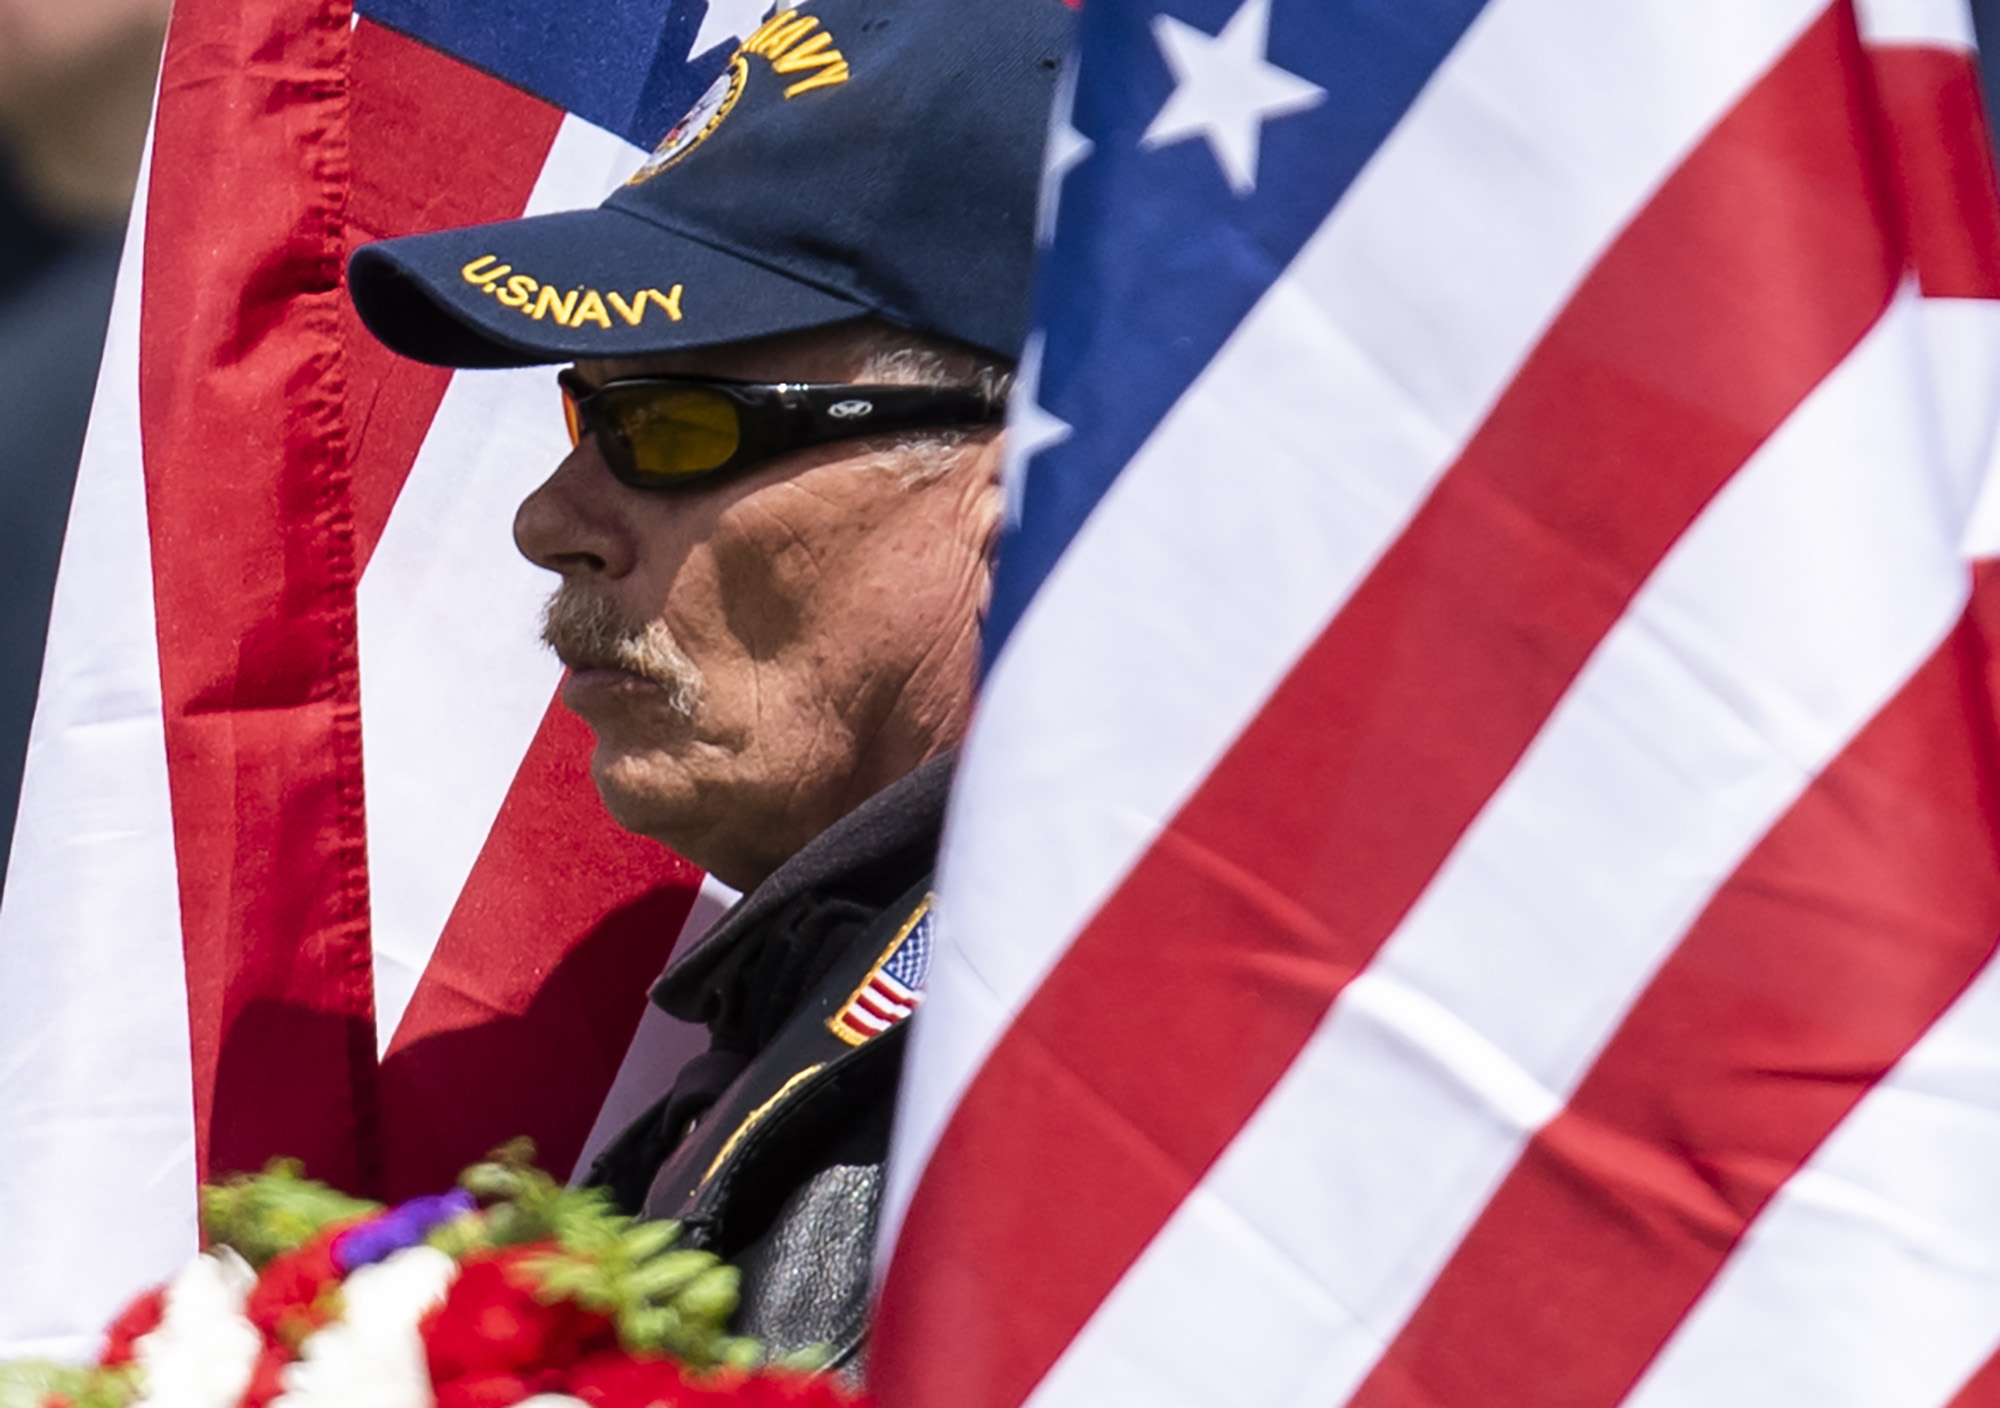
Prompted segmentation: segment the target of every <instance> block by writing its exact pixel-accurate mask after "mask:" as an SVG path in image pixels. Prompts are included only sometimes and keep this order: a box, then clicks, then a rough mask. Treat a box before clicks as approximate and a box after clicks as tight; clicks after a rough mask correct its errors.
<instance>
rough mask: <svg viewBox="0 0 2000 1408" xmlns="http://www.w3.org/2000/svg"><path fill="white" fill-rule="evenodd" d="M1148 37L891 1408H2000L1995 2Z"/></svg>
mask: <svg viewBox="0 0 2000 1408" xmlns="http://www.w3.org/2000/svg"><path fill="white" fill-rule="evenodd" d="M1080 35H1081V37H1080V41H1079V59H1078V63H1077V66H1076V68H1075V72H1074V78H1073V82H1072V83H1071V85H1070V88H1069V91H1068V96H1067V98H1066V100H1065V102H1064V103H1063V104H1061V105H1060V106H1059V111H1058V113H1057V117H1056V122H1055V125H1054V129H1053V133H1052V136H1051V140H1050V146H1049V174H1048V179H1047V181H1046V183H1045V191H1044V217H1045V218H1044V222H1043V223H1044V226H1045V228H1046V229H1049V230H1050V231H1051V232H1052V241H1053V242H1052V246H1051V248H1050V249H1049V251H1048V253H1047V256H1046V259H1045V262H1044V267H1043V270H1042V275H1041V284H1040V289H1039V293H1038V296H1037V306H1038V308H1039V310H1040V312H1039V317H1038V322H1039V328H1040V330H1039V331H1038V332H1037V333H1036V334H1035V335H1034V337H1033V338H1032V339H1031V341H1030V345H1029V355H1028V356H1027V358H1026V360H1025V363H1024V366H1023V375H1022V378H1021V381H1022V389H1021V399H1020V401H1019V403H1018V406H1017V411H1016V414H1015V417H1014V420H1013V434H1014V436H1015V437H1016V451H1017V453H1018V454H1019V456H1020V459H1019V461H1018V462H1017V465H1016V467H1015V470H1014V476H1013V479H1012V481H1011V484H1010V488H1011V491H1012V493H1013V499H1014V504H1015V509H1016V512H1017V514H1018V522H1017V524H1016V525H1015V527H1014V530H1013V532H1012V534H1011V536H1010V537H1009V538H1008V539H1007V540H1006V541H1005V542H1004V543H1003V544H1002V549H1001V559H1000V575H999V580H998V584H997V588H996V594H995V603H994V609H993V617H992V623H991V630H990V650H989V656H990V659H989V673H988V676H987V679H986V682H985V685H984V689H983V694H982V697H981V700H980V704H979V709H978V712H977V716H976V718H975V722H974V725H973V731H972V735H971V737H970V739H969V740H968V743H967V746H966V750H965V754H964V760H963V765H962V769H961V773H960V778H959V782H958V786H957V791H956V793H955V796H954V803H953V811H952V815H951V818H950V821H949V824H948V828H947V838H946V845H945V856H944V861H943V865H942V867H941V870H940V876H939V921H938V922H939V931H938V947H937V953H936V961H935V963H934V965H933V970H932V974H931V981H930V986H929V990H928V996H927V998H926V1003H925V1007H924V1010H923V1013H922V1015H921V1016H919V1017H918V1018H917V1019H916V1022H915V1030H914V1031H913V1046H912V1050H911V1069H910V1073H909V1076H908V1078H907V1085H906V1089H905V1091H904V1101H903V1108H902V1111H901V1115H900V1119H899V1124H898V1129H897V1148H896V1161H895V1164H894V1168H893V1173H892V1178H891V1182H890V1192H889V1202H888V1207H887V1211H886V1213H885V1224H886V1226H885V1234H884V1235H885V1242H884V1245H885V1248H887V1249H889V1250H890V1251H891V1252H892V1256H893V1259H892V1260H891V1262H890V1264H889V1267H888V1270H887V1273H886V1280H885V1285H884V1289H883V1292H882V1302H881V1311H880V1320H879V1326H878V1340H877V1345H876V1348H875V1350H874V1355H873V1360H872V1375H873V1378H874V1382H875V1385H876V1388H877V1390H878V1392H879V1394H880V1397H881V1399H882V1401H883V1403H884V1404H886V1405H888V1408H917V1406H918V1405H923V1408H944V1405H952V1408H1012V1405H1016V1404H1021V1403H1027V1402H1032V1403H1034V1404H1037V1405H1048V1408H1055V1405H1070V1404H1074V1405H1079V1406H1081V1405H1102V1404H1109V1403H1117V1404H1146V1405H1148V1408H1169V1406H1170V1405H1190V1408H1192V1405H1220V1404H1246V1405H1252V1404H1254V1405H1270V1404H1314V1405H1335V1404H1349V1405H1366V1408H1392V1406H1394V1408H1403V1405H1408V1408H1417V1406H1418V1405H1422V1408H1475V1405H1476V1408H1587V1406H1589V1405H1605V1408H1608V1406H1609V1405H1612V1404H1639V1405H1646V1408H1660V1405H1669V1404H1675V1405H1680V1404H1700V1405H1703V1408H1714V1406H1715V1405H1731V1404H1743V1405H1759V1406H1760V1408H1768V1406H1769V1405H1772V1404H1787V1405H1791V1404H1800V1405H1804V1404H1810V1405H1814V1408H1826V1406H1827V1405H1848V1404H1851V1405H1856V1408H1861V1405H1866V1406H1867V1408H1884V1406H1885V1405H1898V1408H1900V1406H1901V1405H1909V1406H1910V1408H1943V1405H1947V1404H1957V1405H1972V1404H1991V1403H1995V1402H2000V1369H1996V1368H1995V1367H1993V1361H1992V1360H1991V1358H1990V1357H1991V1356H1992V1355H1993V1354H1994V1353H1995V1349H1996V1346H2000V1197H1996V1189H2000V969H1995V968H1994V967H1993V966H1992V965H1991V963H1990V960H1991V957H1992V955H1993V951H1994V946H1995V940H1996V937H2000V714H1996V709H1995V702H1996V696H1995V690H1996V687H2000V671H1996V665H1995V661H1996V659H2000V651H1996V646H2000V635H1996V631H2000V614H1996V613H2000V595H1996V592H2000V584H1996V581H1995V579H1994V577H1993V572H1994V568H1993V565H1992V558H1993V556H1994V555H1995V553H1996V552H2000V487H1997V486H1996V483H1995V480H1994V476H1993V474H1992V473H1991V462H1992V458H1993V450H1994V427H1995V412H1996V408H2000V305H1996V304H1995V302H1994V300H1995V299H1996V298H2000V215H1996V204H1995V197H1994V183H1993V176H1992V168H1991V166H1990V164H1989V156H1988V153H1987V150H1986V139H1985V132H1984V124H1983V120H1982V118H1981V115H1980V109H1979V96H1978V91H1977V86H1976V82H1975V78H1974V72H1975V66H1974V56H1973V53H1972V35H1971V29H1970V24H1969V21H1968V17H1967V15H1966V14H1965V12H1964V11H1963V9H1962V7H1961V6H1960V5H1959V4H1957V3H1955V0H1859V3H1856V2H1855V0H1839V2H1838V3H1831V4H1829V3H1826V0H1622V2H1621V3H1619V4H1606V3H1604V2H1603V0H1483V3H1482V0H1431V3H1425V4H1397V5H1379V4H1366V3H1353V4H1348V3H1316V2H1315V0H1087V3H1086V4H1085V5H1084V7H1083V13H1082V22H1081V31H1080ZM1024 876H1032V877H1033V881H1032V883H1023V880H1022V877H1024Z"/></svg>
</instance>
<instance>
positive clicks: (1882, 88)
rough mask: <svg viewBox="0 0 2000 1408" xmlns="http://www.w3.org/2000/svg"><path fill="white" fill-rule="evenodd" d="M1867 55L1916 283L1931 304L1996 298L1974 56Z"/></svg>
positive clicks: (1901, 50) (1989, 161)
mask: <svg viewBox="0 0 2000 1408" xmlns="http://www.w3.org/2000/svg"><path fill="white" fill-rule="evenodd" d="M1868 52H1869V58H1870V61H1871V63H1872V64H1873V67H1874V70H1875V86H1876V91H1877V92H1878V93H1879V94H1880V97H1881V104H1882V111H1883V114H1884V117H1885V118H1886V121H1885V123H1884V129H1885V132H1886V134H1887V139H1888V140H1887V148H1888V152H1889V157H1890V162H1891V165H1892V167H1893V169H1894V171H1895V179H1896V185H1897V189H1898V192H1899V193H1900V195H1901V197H1902V208H1903V212H1904V223H1905V226H1906V228H1907V230H1908V231H1909V242H1910V262H1911V263H1912V264H1914V265H1915V266H1916V270H1917V282H1918V286H1919V287H1920V288H1921V289H1922V290H1923V292H1924V293H1925V294H1927V295H1928V296H1930V297H1932V298H2000V193H1996V190H1995V184H1994V175H1993V155H1992V147H1991V145H1990V144H1989V142H1988V139H1987V132H1986V108H1985V104H1984V103H1982V102H1981V101H1980V96H1979V70H1978V67H1977V65H1976V64H1975V63H1974V61H1973V57H1972V55H1971V54H1968V53H1964V52H1962V51H1956V50H1948V49H1931V48H1906V47H1901V46H1897V47H1885V48H1871V49H1870V50H1869V51H1868Z"/></svg>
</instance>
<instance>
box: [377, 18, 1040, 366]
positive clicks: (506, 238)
mask: <svg viewBox="0 0 2000 1408" xmlns="http://www.w3.org/2000/svg"><path fill="white" fill-rule="evenodd" d="M1071 21H1072V15H1071V12H1070V11H1069V10H1068V9H1067V8H1066V7H1065V6H1064V5H1062V4H1061V3H1059V0H970V3H967V0H809V2H808V3H799V4H797V5H796V6H795V7H794V8H786V7H785V5H784V4H781V5H780V6H779V8H778V10H777V11H776V12H775V13H773V14H771V15H770V16H769V17H768V18H767V19H766V20H765V21H764V22H763V24H762V25H761V26H760V27H759V28H758V29H757V30H756V31H755V32H754V33H752V34H751V36H750V37H749V38H748V39H746V40H745V41H744V43H743V45H742V47H741V48H739V49H738V50H737V52H736V54H735V57H734V58H733V59H732V60H731V61H730V64H729V66H728V68H727V69H725V70H724V71H723V73H722V76H721V77H720V78H718V79H717V80H716V81H715V83H714V84H713V86H711V87H710V88H709V90H708V91H707V92H706V93H704V94H703V95H702V97H701V98H700V99H699V100H698V101H697V102H696V104H695V106H694V108H693V109H692V110H691V111H690V112H689V113H688V114H687V115H686V116H685V117H683V118H682V119H681V120H680V121H679V122H678V123H676V124H675V125H674V126H673V128H672V129H671V130H670V131H668V132H667V133H665V134H664V135H663V136H662V138H661V139H660V142H659V145H658V147H657V148H656V149H655V150H654V152H653V154H652V155H651V156H650V157H648V158H647V159H646V161H645V162H644V164H642V165H641V166H640V167H639V169H638V170H637V171H636V172H634V173H633V176H632V178H631V180H630V181H628V182H627V183H626V184H625V185H624V186H622V187H621V188H620V189H619V190H618V191H617V192H615V193H614V194H613V195H612V196H611V197H610V199H608V200H606V201H605V202H604V204H603V205H601V206H599V207H598V208H597V209H595V210H579V211H569V212H565V213H562V214H557V215H542V216H535V217H531V218H529V219H525V220H510V221H504V222H501V223H499V224H492V225H473V226H467V227H464V228H460V229H454V230H442V231H439V232H437V233H435V234H424V235H410V236H406V237H403V238H401V239H392V240H382V241H380V242H378V243H375V244H368V245H363V246H362V247H361V248H360V249H358V250H356V251H355V253H354V257H353V260H352V261H351V262H350V264H349V266H348V284H349V288H350V290H351V291H352V294H353V297H354V303H355V306H356V308H358V309H359V311H360V313H361V319H362V321H363V322H364V323H366V324H367V325H368V328H369V330H370V331H372V332H373V333H374V334H375V335H376V336H377V337H379V338H380V339H381V340H382V341H383V342H385V343H387V344H388V345H389V346H390V347H391V348H393V349H394V350H396V351H397V352H400V353H402V354H403V355H405V356H407V357H414V358H416V359H417V360H418V361H423V362H431V363H435V364H438V365H443V366H455V367H512V366H527V365H531V364H534V363H538V362H566V361H572V360H574V359H576V358H579V357H631V356H640V355H645V354H648V353H654V352H667V351H673V350H676V349H680V348H691V347H706V346H712V345H714V344H716V343H722V342H736V341H740V340H742V339H745V338H753V337H763V336H768V335H770V334H774V333H781V332H790V331H794V330H797V329H802V328H811V327H819V326H823V325H826V324H829V323H837V322H843V321H846V320H848V319H850V318H858V317H865V316H872V317H876V318H881V319H884V320H886V321H888V322H891V323H895V324H898V325H900V326H903V327H909V328H915V329H920V330H923V331H926V332H930V333H940V334H943V335H944V336H946V337H950V338H955V339H957V340H959V341H961V342H966V343H970V344H972V345H973V346H975V347H980V348H984V349H986V350H987V351H990V352H993V353H997V354H999V355H1000V356H1003V357H1010V358H1011V357H1014V356H1016V355H1017V354H1018V353H1019V351H1020V347H1021V343H1022V341H1023V339H1024V338H1025V336H1026V333H1027V320H1028V276H1029V270H1030V267H1031V265H1032V263H1033V258H1034V245H1035V237H1034V229H1035V199H1036V191H1037V187H1038V184H1039V178H1040V173H1041V163H1042V149H1043V143H1044V134H1045V132H1046V129H1047V126H1048V119H1049V107H1050V101H1051V98H1052V96H1053V93H1054V89H1055V81H1056V78H1057V74H1058V71H1059V69H1060V67H1061V64H1062V61H1063V56H1064V53H1065V51H1066V49H1067V47H1068V43H1069V36H1070V29H1071Z"/></svg>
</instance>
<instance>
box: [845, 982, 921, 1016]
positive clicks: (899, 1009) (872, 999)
mask: <svg viewBox="0 0 2000 1408" xmlns="http://www.w3.org/2000/svg"><path fill="white" fill-rule="evenodd" d="M855 1005H857V1006H859V1007H864V1008H866V1009H867V1010H868V1011H869V1012H871V1013H873V1014H874V1015H875V1016H877V1017H880V1018H881V1019H882V1020H883V1021H885V1022H889V1023H892V1024H893V1023H895V1022H900V1021H901V1020H902V1019H903V1018H905V1017H907V1016H909V1015H910V1009H909V1008H907V1007H905V1006H903V1005H902V1004H901V1003H899V1002H897V1001H896V1000H895V998H893V997H891V996H890V995H888V994H887V993H884V992H881V991H879V990H878V989H875V988H872V987H871V988H869V989H868V990H867V991H866V992H864V993H862V994H861V995H860V996H859V997H858V998H856V999H855Z"/></svg>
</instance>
